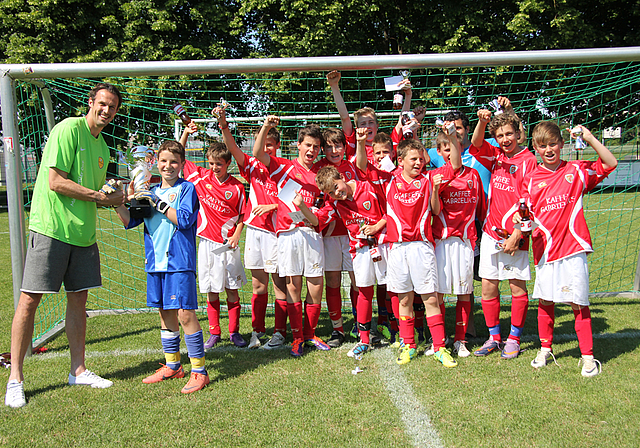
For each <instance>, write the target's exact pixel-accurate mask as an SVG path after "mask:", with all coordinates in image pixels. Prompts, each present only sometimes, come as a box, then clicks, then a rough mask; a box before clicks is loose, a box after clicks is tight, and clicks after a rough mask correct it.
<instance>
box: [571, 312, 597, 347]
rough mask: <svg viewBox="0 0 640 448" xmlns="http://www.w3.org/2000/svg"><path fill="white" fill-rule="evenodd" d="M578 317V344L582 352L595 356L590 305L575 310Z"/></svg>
mask: <svg viewBox="0 0 640 448" xmlns="http://www.w3.org/2000/svg"><path fill="white" fill-rule="evenodd" d="M573 315H574V316H575V317H576V334H577V335H578V345H580V353H582V354H583V355H592V356H593V330H592V329H591V310H590V309H589V307H588V306H583V307H582V308H581V309H579V310H573Z"/></svg>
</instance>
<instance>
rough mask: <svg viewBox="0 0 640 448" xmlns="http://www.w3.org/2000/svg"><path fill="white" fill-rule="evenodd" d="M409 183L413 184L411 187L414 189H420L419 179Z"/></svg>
mask: <svg viewBox="0 0 640 448" xmlns="http://www.w3.org/2000/svg"><path fill="white" fill-rule="evenodd" d="M411 183H412V184H413V186H414V187H416V188H420V186H421V185H422V184H421V183H420V180H419V179H416V180H414V181H413V182H411Z"/></svg>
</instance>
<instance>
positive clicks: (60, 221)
mask: <svg viewBox="0 0 640 448" xmlns="http://www.w3.org/2000/svg"><path fill="white" fill-rule="evenodd" d="M108 162H109V148H108V147H107V144H106V143H105V141H104V139H103V138H102V135H98V138H95V137H94V136H93V135H91V131H90V130H89V125H88V124H87V120H86V118H85V117H81V118H67V119H66V120H64V121H62V122H61V123H59V124H57V125H56V126H55V127H54V128H53V129H52V130H51V135H49V139H48V140H47V144H46V146H45V148H44V151H43V154H42V163H41V164H40V170H39V171H38V177H37V179H36V185H35V187H34V190H33V202H32V205H31V215H30V218H29V229H31V230H33V231H34V232H38V233H41V234H43V235H47V236H49V237H51V238H54V239H56V240H59V241H63V242H65V243H69V244H73V245H74V246H82V247H87V246H91V245H92V244H93V243H95V242H96V216H97V207H96V204H95V202H88V201H81V200H79V199H73V198H70V197H68V196H64V195H61V194H59V193H55V192H53V191H51V189H50V188H49V168H51V167H53V168H58V169H59V170H61V171H64V172H66V173H68V176H67V177H68V179H71V180H72V181H74V182H76V183H77V184H79V185H82V186H84V187H87V188H90V189H92V190H99V189H100V188H102V186H103V185H104V181H105V179H106V176H107V164H108Z"/></svg>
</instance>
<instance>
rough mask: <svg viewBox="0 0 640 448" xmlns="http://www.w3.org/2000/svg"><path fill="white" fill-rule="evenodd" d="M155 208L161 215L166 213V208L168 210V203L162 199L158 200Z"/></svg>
mask: <svg viewBox="0 0 640 448" xmlns="http://www.w3.org/2000/svg"><path fill="white" fill-rule="evenodd" d="M156 210H158V211H159V212H160V213H162V214H163V215H166V214H167V210H169V204H167V203H166V202H164V201H158V203H157V204H156Z"/></svg>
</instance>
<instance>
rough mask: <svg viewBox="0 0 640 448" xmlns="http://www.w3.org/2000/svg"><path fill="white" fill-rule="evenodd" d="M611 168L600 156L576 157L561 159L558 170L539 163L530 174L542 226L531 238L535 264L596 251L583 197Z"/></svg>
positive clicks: (532, 206) (530, 192)
mask: <svg viewBox="0 0 640 448" xmlns="http://www.w3.org/2000/svg"><path fill="white" fill-rule="evenodd" d="M612 171H613V169H605V167H604V166H603V165H602V161H601V160H600V159H598V160H596V161H595V162H593V161H592V162H589V161H586V160H575V161H570V162H567V161H562V162H560V165H559V166H558V168H557V169H556V170H555V171H550V170H549V169H547V168H545V167H544V165H542V164H540V165H538V166H537V167H536V169H534V170H533V171H532V172H531V173H530V174H529V175H527V177H526V179H525V182H526V183H525V186H526V190H527V199H528V203H529V207H530V210H531V213H532V214H533V218H534V220H535V222H536V223H537V224H538V225H539V227H537V228H536V229H534V231H533V233H532V238H531V239H532V244H533V258H534V261H535V263H536V265H537V264H539V263H550V262H552V261H557V260H561V259H563V258H566V257H569V256H571V255H574V254H577V253H580V252H586V253H589V252H593V248H592V246H591V235H590V234H589V229H588V228H587V222H586V220H585V218H584V211H583V206H582V197H583V195H584V194H585V193H586V192H588V191H590V190H591V189H593V188H594V187H595V186H596V185H598V184H599V183H600V182H602V181H603V180H604V179H605V178H606V177H607V176H608V175H609V174H610V173H611V172H612Z"/></svg>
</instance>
